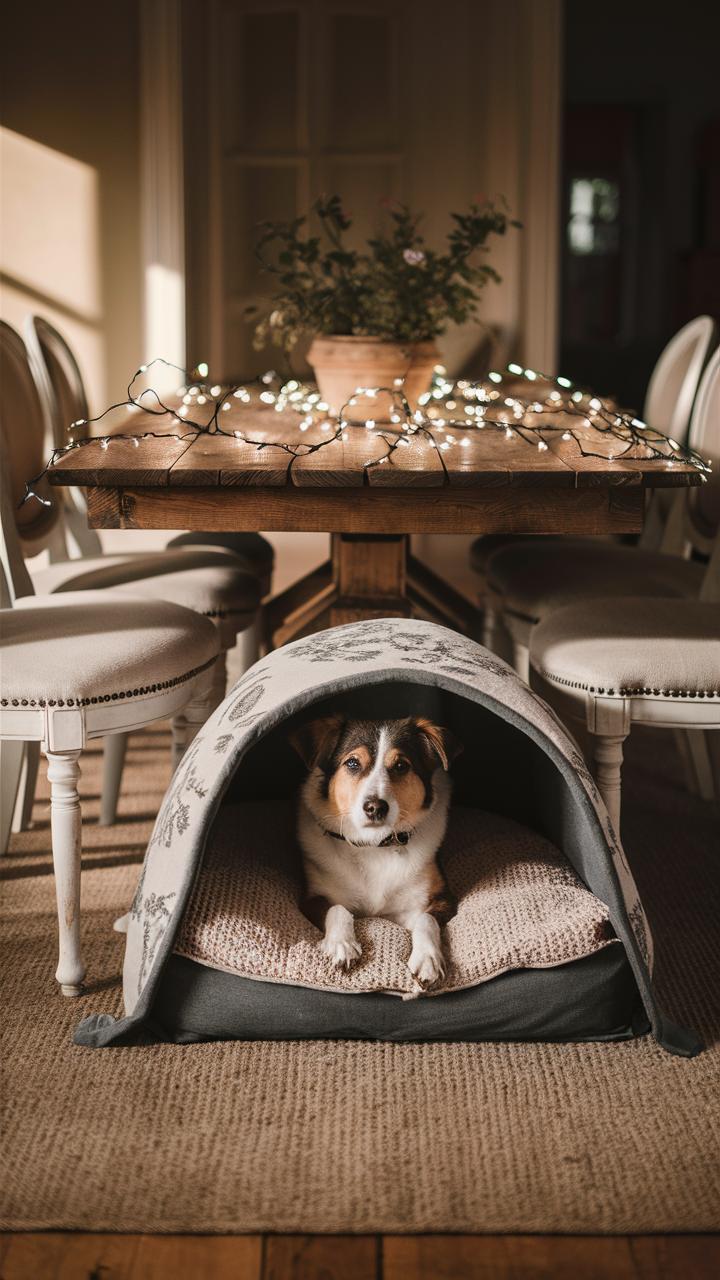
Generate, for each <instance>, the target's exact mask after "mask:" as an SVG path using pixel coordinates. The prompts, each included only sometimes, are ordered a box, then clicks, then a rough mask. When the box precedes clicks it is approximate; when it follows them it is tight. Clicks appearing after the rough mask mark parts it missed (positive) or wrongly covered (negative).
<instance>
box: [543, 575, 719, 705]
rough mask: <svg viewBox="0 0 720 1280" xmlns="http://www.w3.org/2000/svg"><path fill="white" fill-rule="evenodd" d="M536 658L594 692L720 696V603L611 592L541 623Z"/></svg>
mask: <svg viewBox="0 0 720 1280" xmlns="http://www.w3.org/2000/svg"><path fill="white" fill-rule="evenodd" d="M530 664H531V666H532V667H533V668H534V669H535V670H536V671H538V672H539V673H540V674H541V675H542V676H544V677H545V679H547V680H551V681H553V682H554V683H556V684H558V685H565V686H566V687H568V688H576V689H587V690H589V691H590V692H591V693H608V694H633V695H636V696H640V695H648V694H654V695H657V694H663V695H665V696H666V697H717V698H720V604H710V603H708V602H706V601H699V600H686V601H684V602H683V603H682V604H681V605H679V604H678V603H677V601H674V600H638V601H636V602H634V603H633V602H631V601H629V600H627V599H617V598H608V599H605V600H594V601H592V602H588V603H586V604H575V605H571V606H570V607H567V608H565V609H560V610H558V611H557V613H554V614H553V616H552V617H551V618H546V619H545V621H544V622H541V623H539V624H538V626H537V627H535V628H534V630H533V632H532V636H531V640H530Z"/></svg>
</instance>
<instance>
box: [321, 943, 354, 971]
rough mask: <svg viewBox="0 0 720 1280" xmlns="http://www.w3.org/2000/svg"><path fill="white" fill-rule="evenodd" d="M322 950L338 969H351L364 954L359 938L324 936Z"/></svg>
mask: <svg viewBox="0 0 720 1280" xmlns="http://www.w3.org/2000/svg"><path fill="white" fill-rule="evenodd" d="M320 950H321V951H322V953H323V955H326V956H327V958H328V960H330V962H331V964H333V965H334V966H335V968H336V969H351V968H352V966H353V965H354V964H357V961H358V960H359V959H360V956H361V955H362V947H361V946H360V943H359V942H358V940H357V938H328V937H325V938H323V940H322V942H321V943H320Z"/></svg>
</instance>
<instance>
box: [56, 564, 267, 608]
mask: <svg viewBox="0 0 720 1280" xmlns="http://www.w3.org/2000/svg"><path fill="white" fill-rule="evenodd" d="M32 579H33V585H34V587H35V590H36V591H37V592H38V594H40V595H44V594H47V595H49V594H51V593H55V592H65V591H97V590H104V589H107V588H109V587H124V586H127V585H128V584H131V585H132V590H133V594H135V595H141V596H149V597H150V598H151V599H152V600H168V601H170V602H171V603H172V604H181V605H184V606H185V608H187V609H193V610H194V611H195V613H203V614H205V615H206V616H207V617H211V618H231V617H237V616H239V617H245V616H247V617H248V620H249V619H250V617H252V615H253V614H254V612H255V610H256V609H257V607H258V604H259V601H260V587H259V585H258V581H257V578H256V577H255V576H254V575H253V574H251V573H249V572H248V571H247V570H246V569H244V568H242V566H241V565H240V564H239V563H237V562H236V561H235V560H234V558H233V559H232V560H231V559H230V557H229V556H228V555H226V554H224V553H223V552H220V551H212V550H210V549H208V550H202V549H199V550H197V551H160V552H158V553H155V554H150V555H135V556H127V555H126V556H97V557H96V558H94V559H89V560H65V561H62V562H60V563H59V564H51V565H50V567H49V568H47V569H41V570H40V571H39V572H37V573H34V574H33V575H32Z"/></svg>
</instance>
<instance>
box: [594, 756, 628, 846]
mask: <svg viewBox="0 0 720 1280" xmlns="http://www.w3.org/2000/svg"><path fill="white" fill-rule="evenodd" d="M626 736H627V735H626V734H603V735H600V734H593V738H592V748H593V760H594V763H595V780H596V782H597V785H598V790H599V792H600V795H601V796H602V798H603V800H604V801H605V807H606V809H607V811H608V813H609V814H610V819H611V821H612V824H613V826H614V828H615V830H616V832H617V834H618V835H619V834H620V798H621V791H622V763H623V742H624V741H625V738H626Z"/></svg>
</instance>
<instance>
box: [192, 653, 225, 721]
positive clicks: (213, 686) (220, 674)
mask: <svg viewBox="0 0 720 1280" xmlns="http://www.w3.org/2000/svg"><path fill="white" fill-rule="evenodd" d="M226 692H227V652H226V650H225V649H223V650H221V652H220V653H219V654H218V656H217V658H216V659H215V664H214V666H213V668H212V679H211V682H210V687H209V690H207V691H206V701H207V705H208V713H207V714H208V715H210V713H211V712H212V711H214V710H215V708H216V707H219V706H220V703H221V702H222V701H223V699H224V697H225V694H226ZM202 701H203V699H202V697H200V698H193V703H195V702H198V704H200V703H202Z"/></svg>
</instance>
